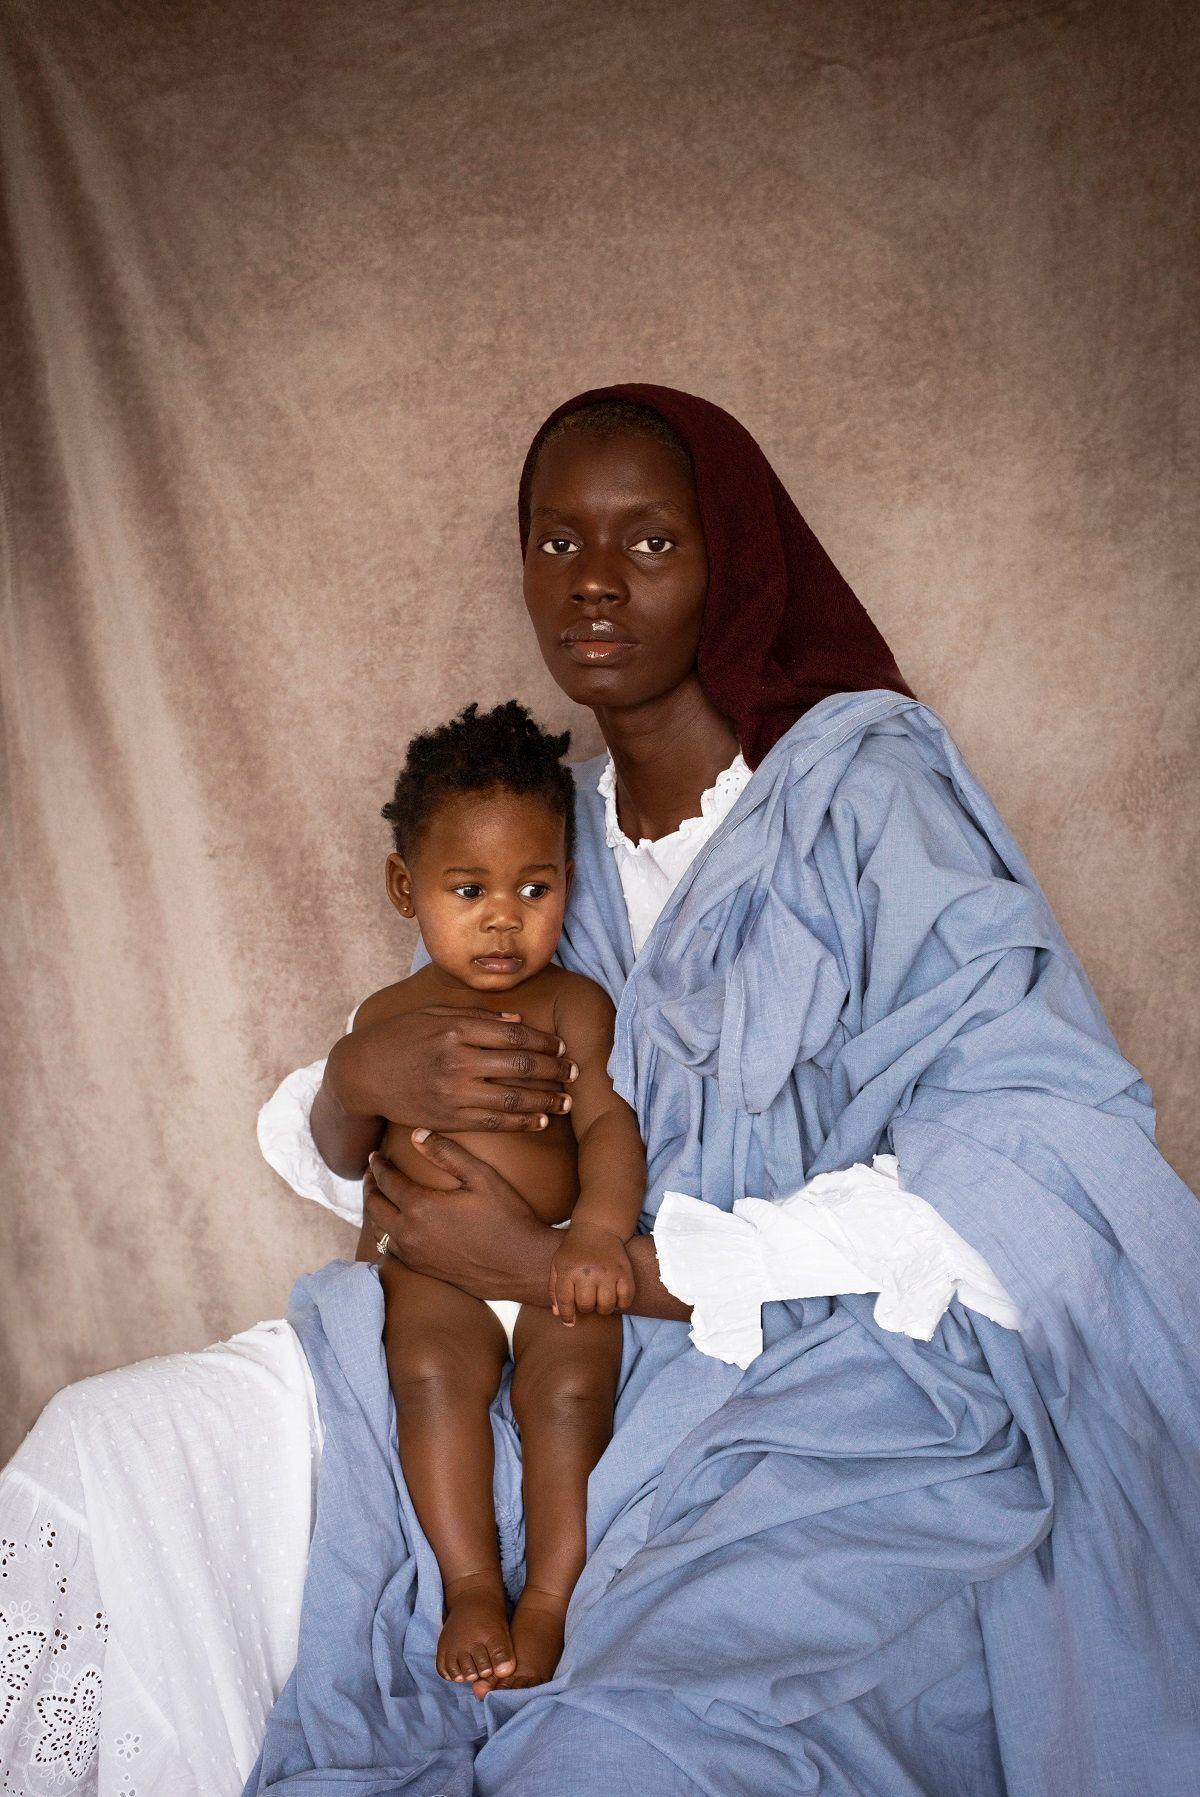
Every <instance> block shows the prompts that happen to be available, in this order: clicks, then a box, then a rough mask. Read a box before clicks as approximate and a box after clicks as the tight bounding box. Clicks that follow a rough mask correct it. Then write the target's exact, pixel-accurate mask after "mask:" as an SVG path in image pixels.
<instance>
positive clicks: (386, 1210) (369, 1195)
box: [363, 1180, 401, 1254]
mask: <svg viewBox="0 0 1200 1797" xmlns="http://www.w3.org/2000/svg"><path fill="white" fill-rule="evenodd" d="M363 1215H364V1216H365V1217H366V1219H367V1222H368V1223H369V1224H370V1225H371V1229H372V1231H373V1232H374V1235H375V1240H376V1242H379V1241H381V1240H382V1238H383V1236H384V1235H395V1234H396V1233H397V1232H398V1230H399V1227H400V1218H401V1213H400V1211H398V1210H397V1209H396V1206H395V1205H394V1204H393V1203H392V1201H391V1199H390V1198H385V1197H384V1195H383V1193H382V1192H381V1191H380V1189H379V1187H378V1186H377V1185H376V1184H375V1183H374V1181H371V1182H370V1184H368V1183H367V1182H366V1181H365V1180H364V1182H363ZM387 1252H388V1253H389V1254H391V1253H392V1248H391V1246H390V1245H389V1247H388V1249H387Z"/></svg>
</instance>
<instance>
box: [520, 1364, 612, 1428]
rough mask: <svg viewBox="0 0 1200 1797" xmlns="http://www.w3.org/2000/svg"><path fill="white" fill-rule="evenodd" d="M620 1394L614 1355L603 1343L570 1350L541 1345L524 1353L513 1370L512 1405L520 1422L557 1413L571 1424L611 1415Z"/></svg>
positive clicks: (558, 1416) (565, 1421)
mask: <svg viewBox="0 0 1200 1797" xmlns="http://www.w3.org/2000/svg"><path fill="white" fill-rule="evenodd" d="M615 1395H616V1373H615V1369H614V1367H613V1365H612V1357H611V1355H610V1354H608V1353H606V1352H604V1351H603V1350H602V1349H601V1348H600V1347H599V1346H596V1347H593V1348H592V1350H591V1351H584V1350H582V1349H581V1348H572V1349H570V1350H567V1351H563V1350H561V1349H560V1350H559V1351H558V1352H557V1353H556V1352H554V1350H553V1349H549V1348H547V1347H546V1346H545V1345H543V1344H539V1345H538V1347H537V1348H536V1349H531V1350H530V1351H529V1352H527V1353H525V1354H523V1355H521V1356H520V1358H519V1359H518V1361H517V1364H516V1367H515V1368H514V1370H513V1382H512V1406H513V1414H514V1415H515V1417H516V1419H517V1423H518V1425H520V1424H521V1419H522V1416H525V1417H528V1416H530V1415H536V1416H539V1417H546V1416H555V1417H557V1418H559V1419H561V1420H562V1421H563V1422H564V1423H566V1424H570V1423H571V1422H572V1420H574V1419H578V1420H579V1421H580V1422H581V1423H583V1422H584V1421H587V1422H588V1423H591V1422H593V1421H594V1420H595V1419H596V1418H597V1416H599V1417H601V1418H604V1417H607V1418H611V1415H612V1408H613V1400H614V1397H615Z"/></svg>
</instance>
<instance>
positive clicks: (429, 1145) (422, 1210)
mask: <svg viewBox="0 0 1200 1797" xmlns="http://www.w3.org/2000/svg"><path fill="white" fill-rule="evenodd" d="M413 1141H414V1143H415V1145H416V1146H417V1147H418V1148H419V1149H420V1151H421V1153H422V1154H424V1155H426V1156H427V1157H428V1158H429V1160H431V1161H432V1162H433V1163H434V1165H435V1166H438V1167H441V1168H442V1169H443V1171H444V1172H447V1173H450V1174H452V1175H453V1177H454V1178H455V1179H457V1180H459V1182H460V1184H459V1185H458V1187H457V1188H456V1189H455V1190H453V1191H449V1192H445V1191H435V1190H433V1188H431V1187H429V1186H424V1185H420V1184H419V1183H418V1182H417V1181H416V1180H414V1179H409V1178H408V1177H407V1175H406V1174H404V1173H402V1172H401V1171H400V1169H399V1168H398V1167H397V1166H395V1165H394V1163H393V1162H391V1161H389V1160H386V1159H385V1158H384V1156H383V1155H381V1154H373V1155H372V1156H371V1164H370V1167H369V1169H368V1172H367V1176H366V1179H365V1180H364V1182H363V1202H364V1211H365V1216H366V1219H367V1224H366V1226H364V1239H366V1237H367V1229H368V1227H369V1229H370V1231H371V1239H370V1240H369V1242H368V1252H367V1253H365V1254H364V1253H363V1252H362V1243H361V1242H360V1253H359V1258H360V1259H374V1258H375V1254H374V1244H375V1240H376V1239H377V1238H379V1237H381V1236H382V1235H383V1234H384V1232H385V1231H386V1232H387V1234H388V1235H389V1237H390V1238H391V1239H390V1241H389V1244H388V1252H389V1253H391V1254H395V1255H396V1256H397V1257H398V1258H399V1259H400V1260H402V1261H403V1262H404V1263H405V1265H406V1266H409V1267H412V1269H413V1270H414V1272H417V1273H427V1274H429V1275H431V1276H432V1277H433V1278H435V1279H444V1280H445V1281H446V1283H447V1284H448V1285H456V1286H458V1288H459V1290H460V1291H464V1292H470V1293H471V1294H472V1295H473V1296H474V1297H477V1298H508V1299H511V1300H513V1301H514V1302H516V1303H518V1304H534V1305H537V1306H539V1307H541V1308H542V1309H545V1310H548V1309H549V1308H550V1263H551V1261H552V1260H553V1258H554V1253H555V1250H556V1248H557V1247H558V1245H559V1243H560V1241H561V1239H562V1238H561V1236H560V1235H559V1233H558V1231H557V1230H555V1229H552V1228H551V1227H550V1225H549V1224H548V1223H543V1222H542V1221H541V1220H540V1218H539V1217H538V1216H537V1215H536V1214H535V1212H534V1211H533V1210H531V1208H530V1207H529V1205H528V1204H526V1202H525V1200H524V1199H523V1198H522V1197H521V1195H520V1193H519V1192H517V1191H516V1190H515V1189H514V1188H513V1187H512V1186H511V1185H509V1183H508V1181H507V1180H506V1179H504V1178H503V1177H502V1176H501V1175H500V1174H499V1173H497V1172H496V1170H495V1168H494V1167H489V1166H488V1165H487V1163H486V1162H485V1161H481V1160H479V1159H478V1158H477V1157H476V1156H475V1155H473V1154H470V1153H469V1152H468V1151H467V1149H465V1148H463V1147H462V1146H461V1144H460V1143H458V1142H452V1141H449V1140H448V1139H447V1138H446V1137H445V1136H436V1135H427V1136H426V1137H425V1139H424V1140H423V1141H418V1140H417V1137H416V1135H415V1134H414V1137H413ZM628 1254H629V1259H630V1263H631V1265H632V1267H633V1276H634V1282H635V1286H636V1290H635V1294H634V1299H633V1303H632V1304H631V1305H630V1311H631V1312H632V1314H633V1315H635V1316H643V1317H661V1318H665V1319H668V1320H670V1321H673V1322H686V1321H687V1320H688V1318H689V1317H690V1316H691V1306H690V1305H688V1304H684V1303H682V1302H681V1300H680V1299H678V1298H675V1297H673V1296H672V1295H671V1293H670V1292H668V1291H667V1290H666V1288H665V1286H664V1285H663V1283H662V1280H661V1279H660V1277H659V1272H658V1256H657V1254H656V1252H655V1248H654V1241H653V1238H652V1237H651V1236H648V1235H639V1236H635V1237H634V1239H633V1240H632V1241H631V1242H630V1243H629V1245H628Z"/></svg>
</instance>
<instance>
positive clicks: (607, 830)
mask: <svg viewBox="0 0 1200 1797" xmlns="http://www.w3.org/2000/svg"><path fill="white" fill-rule="evenodd" d="M749 778H750V769H749V768H748V767H747V766H746V762H745V759H744V757H743V755H742V752H741V750H740V749H739V750H738V752H737V754H736V755H735V756H734V758H733V760H732V761H731V762H730V764H729V766H728V767H726V768H722V769H721V772H720V773H719V774H718V775H717V777H716V779H715V780H714V781H713V784H712V785H711V786H710V787H709V788H708V790H707V792H702V793H701V794H700V811H699V814H698V816H696V817H685V818H684V820H683V822H682V823H681V824H680V826H679V828H678V829H677V830H672V831H671V832H670V834H669V835H667V836H657V837H651V836H643V837H642V839H641V841H640V842H634V841H633V838H632V837H630V836H626V834H625V832H624V830H622V828H621V825H620V823H619V821H618V819H617V770H616V765H615V763H614V762H613V758H612V756H611V755H610V756H609V757H608V760H607V761H606V762H605V764H604V767H603V769H602V770H601V774H600V778H599V780H597V782H596V791H597V792H598V793H599V794H600V796H601V798H602V799H603V800H604V840H605V842H606V843H607V845H608V847H609V848H610V849H616V848H624V849H627V850H628V851H629V852H630V854H637V853H638V851H639V850H641V851H646V850H650V851H657V855H661V853H662V850H663V848H664V846H668V845H670V844H671V843H673V842H675V841H677V840H678V839H679V838H681V837H687V836H691V835H693V834H694V833H695V831H696V830H698V829H700V828H701V827H702V826H703V825H704V824H706V823H708V822H710V821H711V820H719V819H721V818H722V817H724V815H725V813H726V812H727V811H728V810H729V809H730V807H731V806H732V804H733V801H734V800H735V799H736V798H737V796H738V794H739V793H740V792H741V790H742V788H743V787H744V786H745V785H746V782H747V781H748V780H749ZM656 858H657V856H656Z"/></svg>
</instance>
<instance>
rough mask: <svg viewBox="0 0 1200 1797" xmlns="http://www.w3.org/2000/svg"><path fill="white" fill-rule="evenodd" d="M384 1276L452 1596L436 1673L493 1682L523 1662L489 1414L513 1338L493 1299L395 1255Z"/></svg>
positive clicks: (410, 1454)
mask: <svg viewBox="0 0 1200 1797" xmlns="http://www.w3.org/2000/svg"><path fill="white" fill-rule="evenodd" d="M380 1279H381V1281H382V1283H383V1289H384V1295H385V1298H386V1301H387V1302H386V1310H385V1322H384V1335H383V1339H384V1349H385V1352H386V1354H387V1364H388V1377H389V1378H390V1380H391V1386H392V1395H393V1397H394V1398H395V1400H396V1435H397V1439H398V1442H399V1447H400V1464H401V1465H402V1466H403V1468H404V1477H405V1479H406V1481H407V1483H408V1489H409V1494H410V1496H411V1497H412V1501H413V1508H414V1509H415V1510H416V1513H417V1516H418V1519H419V1520H420V1524H421V1527H422V1528H423V1529H424V1531H425V1534H426V1536H427V1537H428V1540H429V1545H430V1546H431V1547H432V1549H433V1551H434V1554H435V1555H436V1557H437V1563H438V1566H439V1567H440V1568H441V1574H442V1587H443V1591H444V1594H445V1602H446V1620H445V1623H444V1624H443V1627H442V1633H441V1637H440V1639H439V1641H438V1646H437V1669H438V1671H439V1672H440V1673H441V1675H442V1677H443V1678H448V1679H453V1680H454V1681H455V1682H456V1683H459V1684H461V1683H464V1682H466V1681H468V1680H469V1681H471V1682H475V1681H481V1680H482V1681H487V1680H493V1679H495V1678H496V1677H497V1676H499V1675H501V1674H503V1673H505V1672H509V1671H511V1670H512V1668H513V1666H514V1664H515V1661H514V1658H513V1645H512V1636H511V1635H510V1633H509V1628H508V1604H507V1601H506V1598H505V1595H504V1585H503V1582H502V1580H501V1577H500V1555H499V1548H498V1544H497V1540H496V1514H495V1509H494V1506H493V1503H492V1473H493V1469H494V1450H493V1445H492V1425H491V1419H490V1417H489V1416H488V1409H489V1406H490V1404H491V1401H492V1399H493V1398H494V1397H495V1395H496V1392H497V1390H498V1388H499V1385H500V1375H501V1372H502V1371H503V1368H504V1362H505V1360H506V1359H507V1357H508V1342H507V1340H506V1339H505V1335H504V1330H503V1329H502V1328H501V1326H500V1324H499V1322H498V1321H497V1320H496V1318H495V1317H494V1316H493V1315H492V1313H491V1311H490V1310H489V1309H488V1308H487V1305H486V1304H483V1303H481V1302H480V1300H479V1299H478V1298H472V1297H470V1296H469V1295H468V1294H467V1293H466V1292H460V1291H458V1290H456V1288H455V1287H454V1286H452V1285H444V1284H443V1283H442V1281H441V1280H440V1279H427V1278H426V1277H425V1276H424V1275H423V1274H421V1273H413V1272H410V1271H409V1269H408V1268H407V1267H405V1266H402V1265H401V1264H400V1262H399V1261H397V1260H394V1259H388V1260H385V1261H384V1263H383V1265H382V1266H381V1267H380Z"/></svg>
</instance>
